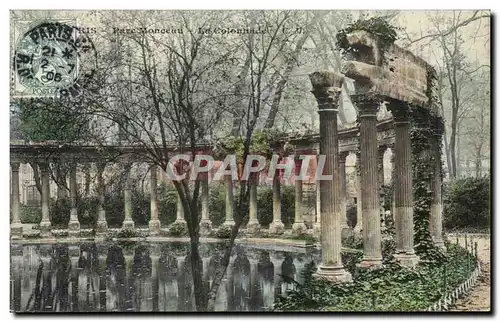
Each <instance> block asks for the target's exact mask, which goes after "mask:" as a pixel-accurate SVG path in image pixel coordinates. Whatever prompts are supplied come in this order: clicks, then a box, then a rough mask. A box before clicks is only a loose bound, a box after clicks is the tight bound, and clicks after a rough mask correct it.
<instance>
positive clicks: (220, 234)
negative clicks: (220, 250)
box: [215, 225, 231, 239]
mask: <svg viewBox="0 0 500 322" xmlns="http://www.w3.org/2000/svg"><path fill="white" fill-rule="evenodd" d="M215 237H216V238H220V239H228V238H229V237H231V226H228V225H222V226H220V227H219V228H218V229H217V230H216V231H215Z"/></svg>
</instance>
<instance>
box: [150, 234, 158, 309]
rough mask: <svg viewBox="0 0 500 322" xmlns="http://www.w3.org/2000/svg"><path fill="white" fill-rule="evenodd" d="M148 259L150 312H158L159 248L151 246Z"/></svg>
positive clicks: (154, 245)
mask: <svg viewBox="0 0 500 322" xmlns="http://www.w3.org/2000/svg"><path fill="white" fill-rule="evenodd" d="M149 257H150V258H151V288H152V289H151V311H153V312H158V308H159V293H158V291H159V281H160V280H159V276H158V270H159V266H160V247H159V245H156V244H153V245H151V246H150V249H149Z"/></svg>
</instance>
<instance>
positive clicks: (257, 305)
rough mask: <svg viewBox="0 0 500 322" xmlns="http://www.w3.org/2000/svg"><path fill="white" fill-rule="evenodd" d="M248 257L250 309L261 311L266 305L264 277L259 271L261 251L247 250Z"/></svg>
mask: <svg viewBox="0 0 500 322" xmlns="http://www.w3.org/2000/svg"><path fill="white" fill-rule="evenodd" d="M247 258H248V261H249V263H250V299H249V310H250V311H261V310H262V308H263V307H264V303H263V298H262V283H261V279H262V277H261V274H260V272H259V261H260V252H258V251H253V250H252V251H248V250H247Z"/></svg>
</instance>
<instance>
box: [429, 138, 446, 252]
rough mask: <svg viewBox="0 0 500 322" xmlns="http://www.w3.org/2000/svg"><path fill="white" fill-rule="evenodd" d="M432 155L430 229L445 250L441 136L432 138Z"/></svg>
mask: <svg viewBox="0 0 500 322" xmlns="http://www.w3.org/2000/svg"><path fill="white" fill-rule="evenodd" d="M431 143H432V154H433V158H431V160H432V161H431V162H432V163H433V169H434V171H433V172H434V173H433V176H432V178H431V191H432V202H431V218H430V221H429V226H430V227H429V228H430V232H431V236H432V240H433V241H434V244H435V245H436V246H437V247H440V248H443V249H444V248H445V246H444V242H443V237H442V235H443V206H442V201H441V185H442V176H441V149H440V146H441V135H434V136H433V137H432V142H431Z"/></svg>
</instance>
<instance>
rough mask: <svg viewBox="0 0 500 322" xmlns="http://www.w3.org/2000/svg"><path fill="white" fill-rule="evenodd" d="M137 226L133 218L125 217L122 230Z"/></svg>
mask: <svg viewBox="0 0 500 322" xmlns="http://www.w3.org/2000/svg"><path fill="white" fill-rule="evenodd" d="M134 228H135V223H134V221H133V220H132V219H128V220H127V219H125V220H124V221H123V223H122V230H132V229H134Z"/></svg>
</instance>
